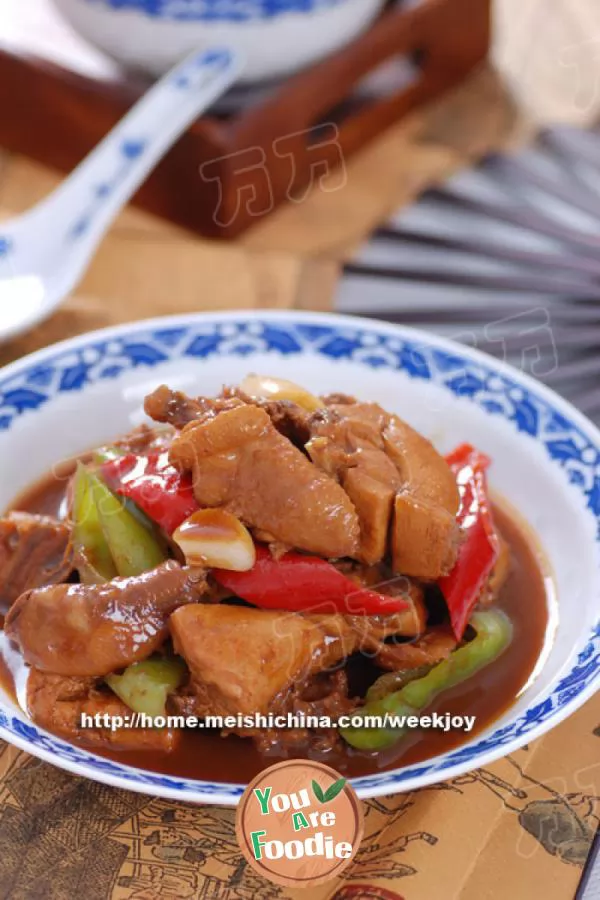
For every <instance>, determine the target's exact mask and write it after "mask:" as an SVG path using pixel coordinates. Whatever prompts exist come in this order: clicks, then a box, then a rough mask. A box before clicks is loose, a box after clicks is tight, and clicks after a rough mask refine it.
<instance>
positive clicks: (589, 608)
mask: <svg viewBox="0 0 600 900" xmlns="http://www.w3.org/2000/svg"><path fill="white" fill-rule="evenodd" d="M251 370H254V371H259V372H267V373H270V374H275V375H281V376H284V377H286V378H291V379H293V380H295V381H299V382H301V383H302V384H304V385H306V386H307V387H308V389H309V390H313V391H315V392H317V393H318V392H323V391H343V392H346V393H350V394H356V395H357V396H359V397H361V398H364V399H366V400H374V401H378V402H380V403H381V404H382V405H383V406H384V407H386V408H388V409H390V410H393V411H395V412H398V413H399V414H400V415H401V416H403V417H404V418H406V419H407V420H408V421H409V422H410V423H411V424H412V425H414V426H415V427H416V428H418V429H419V430H420V431H422V432H424V433H425V434H427V435H428V436H429V437H431V439H432V440H433V441H434V442H435V443H436V445H437V446H438V447H439V448H440V449H441V450H442V451H447V450H449V449H450V448H452V447H453V446H455V445H456V444H457V443H459V442H462V441H470V442H472V443H473V444H475V445H476V446H477V447H478V448H480V449H481V450H483V451H485V452H487V453H489V454H490V456H492V457H493V460H494V465H493V469H492V473H491V482H492V486H493V488H494V489H496V490H497V491H499V492H500V493H501V494H503V495H504V496H505V497H506V498H507V499H508V500H509V501H510V502H512V504H513V505H514V506H515V507H516V508H517V509H518V510H520V512H521V514H522V515H523V516H524V517H525V519H526V520H527V521H528V522H529V523H530V525H531V526H532V528H533V529H534V530H535V531H536V532H537V534H538V536H539V540H540V542H541V545H542V547H543V550H544V552H545V554H546V556H547V558H548V560H549V561H550V564H551V566H552V569H553V573H554V577H555V585H556V592H557V598H558V610H559V620H558V627H557V631H556V635H555V640H554V642H553V644H552V646H551V648H550V652H549V654H548V655H547V657H546V658H545V660H544V661H543V665H542V666H541V668H540V670H539V671H538V672H537V673H536V677H535V679H534V680H533V682H532V683H530V684H529V685H528V686H527V688H526V689H525V690H524V691H523V692H522V694H521V695H520V696H519V698H518V700H517V702H516V703H515V705H514V706H513V707H512V708H511V709H510V711H509V712H507V713H506V714H505V715H504V716H502V718H501V719H499V720H498V721H497V722H496V723H495V724H494V725H493V726H492V727H491V728H488V729H487V730H486V731H485V732H483V733H482V734H479V735H477V737H476V738H474V739H473V740H472V741H471V742H470V743H467V744H464V745H463V746H462V747H460V748H458V749H456V750H453V751H451V752H450V753H447V754H444V755H442V756H438V757H435V758H433V759H431V760H428V761H427V762H424V763H421V764H418V765H414V766H410V767H406V768H399V769H396V770H394V771H388V772H382V773H381V774H376V775H371V776H368V777H363V778H358V779H355V780H354V785H355V787H356V788H357V790H358V793H359V795H360V796H361V797H365V798H366V797H374V796H378V795H381V794H389V793H394V792H397V791H406V790H412V789H414V788H418V787H422V786H423V785H426V784H431V783H433V782H436V781H440V780H443V779H444V778H450V777H453V776H455V775H458V774H460V773H462V772H465V771H467V770H469V769H472V768H475V767H478V766H481V765H486V764H488V763H490V762H491V761H492V760H494V759H496V758H498V757H500V756H502V755H504V754H506V753H510V752H512V751H513V750H515V749H517V748H518V747H520V746H522V745H523V744H525V743H526V742H528V741H530V740H532V739H533V738H534V737H537V736H539V735H540V734H542V733H543V732H545V731H547V730H548V729H549V728H552V727H553V726H554V725H556V724H557V723H558V722H560V721H561V720H562V719H564V718H565V717H566V716H567V715H569V714H570V713H572V712H573V711H574V710H575V709H577V707H579V706H580V705H581V704H582V703H583V702H584V701H585V700H586V699H588V698H589V697H591V696H592V694H593V693H594V692H595V691H596V690H597V689H598V686H599V685H600V675H599V673H600V567H599V565H598V563H599V556H600V552H599V551H600V531H599V525H600V433H599V432H598V431H597V429H596V428H595V427H594V426H593V425H591V424H590V423H589V422H588V421H587V420H586V419H585V418H584V417H583V416H581V415H580V414H579V413H578V412H577V411H576V410H575V409H573V407H571V406H569V404H567V403H565V402H564V401H563V400H561V399H560V398H559V397H557V396H556V395H555V394H553V393H552V392H550V391H548V390H547V389H546V388H544V387H542V386H541V385H539V384H538V383H536V382H535V381H533V380H532V379H530V378H528V377H526V376H524V375H522V374H520V373H519V372H517V371H516V370H514V369H512V368H509V367H507V366H505V365H502V364H501V363H498V362H495V361H494V360H492V359H491V358H489V357H487V356H484V355H482V354H480V353H477V352H475V351H473V350H470V349H468V348H466V347H462V346H459V345H457V344H453V343H451V342H449V341H444V340H441V339H439V338H436V337H433V336H431V335H429V334H426V333H424V332H419V331H414V330H412V329H404V328H400V327H397V326H392V325H386V324H383V323H373V322H370V321H366V320H361V319H351V318H345V317H343V316H335V315H318V314H312V313H297V312H266V311H265V312H256V313H248V312H234V313H228V314H214V315H197V316H179V317H175V318H168V319H156V320H153V321H148V322H138V323H135V324H131V325H125V326H120V327H118V328H114V329H109V330H106V331H99V332H95V333H92V334H87V335H84V336H82V337H79V338H75V339H74V340H71V341H66V342H64V343H62V344H59V345H56V346H54V347H50V348H48V349H47V350H43V351H41V352H40V353H37V354H34V355H33V356H30V357H27V358H26V359H24V360H21V361H19V362H17V363H15V364H13V365H12V366H9V367H7V368H5V369H4V370H3V371H2V372H1V373H0V471H1V472H2V482H1V485H0V506H1V507H5V506H6V505H7V504H8V503H9V502H10V501H11V499H12V498H13V497H14V495H15V493H16V492H17V491H19V490H20V489H22V488H24V487H26V486H27V485H28V484H29V483H30V482H31V481H32V480H34V479H35V478H36V477H38V476H40V475H42V474H43V473H44V472H45V471H47V470H48V469H50V467H51V466H53V464H55V463H56V462H57V461H58V460H60V459H61V458H63V457H67V456H70V455H72V454H73V453H74V452H77V451H79V450H82V449H84V448H87V447H89V446H91V445H94V444H98V443H101V442H104V441H106V440H108V439H110V438H112V437H114V436H115V435H117V434H119V433H122V432H124V431H126V430H128V429H129V428H131V427H132V426H133V425H136V424H138V423H139V422H141V421H143V412H142V401H143V397H144V395H145V394H146V393H147V392H148V391H150V390H151V389H152V388H154V387H155V386H156V385H158V384H160V383H161V382H167V383H168V384H170V385H171V386H173V387H176V388H181V389H183V390H187V391H189V392H192V393H193V392H197V393H207V394H210V393H212V392H216V391H217V390H218V389H219V388H220V387H221V385H222V384H223V383H231V382H236V381H238V380H239V379H241V378H242V377H243V376H244V375H245V374H246V373H247V372H248V371H251ZM525 600H526V598H524V602H525ZM0 736H2V737H4V738H5V739H6V740H8V741H10V742H12V743H14V744H16V745H17V746H19V747H22V748H23V749H24V750H27V751H28V752H29V753H32V754H34V755H36V756H39V757H41V758H42V759H45V760H47V761H49V762H51V763H54V764H55V765H58V766H61V767H62V768H65V769H67V770H69V771H71V772H74V773H76V774H78V775H84V776H87V777H89V778H93V779H96V780H98V781H103V782H105V783H107V784H112V785H117V786H119V787H123V788H128V789H131V790H139V791H143V792H145V793H148V794H154V795H156V796H162V797H170V798H176V799H181V800H186V801H195V802H210V803H226V804H234V803H236V802H237V799H238V797H239V796H240V794H241V792H242V790H243V786H242V785H239V784H225V783H213V782H200V781H195V780H191V779H181V778H175V777H170V776H163V775H158V774H155V773H153V772H145V771H142V770H139V769H133V768H130V767H127V766H123V765H119V764H117V763H115V762H112V761H109V760H106V759H101V758H100V757H97V756H95V755H94V754H92V753H88V752H86V751H84V750H82V749H81V748H79V747H73V746H71V745H70V744H67V743H65V742H64V741H62V740H59V739H58V738H55V737H53V736H52V735H49V734H48V733H47V732H44V731H43V730H42V729H40V728H37V727H36V726H35V725H33V724H32V723H31V722H30V721H28V720H27V718H26V717H25V716H24V715H23V714H22V713H21V712H20V711H19V710H18V709H16V708H15V706H14V704H13V703H12V701H11V700H10V698H9V697H8V696H0Z"/></svg>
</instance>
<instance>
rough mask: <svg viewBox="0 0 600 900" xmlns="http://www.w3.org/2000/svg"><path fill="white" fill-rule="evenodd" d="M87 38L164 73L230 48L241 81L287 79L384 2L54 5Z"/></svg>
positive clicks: (69, 0)
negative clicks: (206, 51) (238, 61)
mask: <svg viewBox="0 0 600 900" xmlns="http://www.w3.org/2000/svg"><path fill="white" fill-rule="evenodd" d="M54 2H55V4H56V6H57V7H58V8H59V9H60V11H61V12H62V13H63V14H64V16H65V17H66V18H67V19H68V20H69V21H70V22H71V24H72V25H73V26H74V27H75V28H76V30H77V31H79V32H80V34H82V35H83V36H84V37H85V38H87V39H88V40H89V41H91V42H92V43H93V44H95V45H96V46H98V47H100V49H102V50H104V51H106V53H108V54H109V55H110V56H112V57H114V58H115V59H117V60H118V61H119V62H121V63H123V64H124V65H126V66H132V67H136V68H140V69H144V70H145V71H147V72H150V73H152V74H154V75H161V74H162V73H163V72H166V71H167V70H168V69H170V68H171V66H173V65H175V63H176V62H178V61H179V60H180V59H182V58H183V57H184V56H185V55H186V54H187V53H189V52H191V51H192V50H194V49H195V48H197V47H198V48H203V47H207V46H218V47H220V46H224V45H228V46H230V47H231V48H232V49H234V50H237V51H238V52H239V53H240V54H241V56H242V58H243V59H245V60H246V69H245V74H244V76H243V79H242V80H243V81H260V80H263V79H267V78H274V77H277V76H281V75H287V74H290V73H291V72H294V71H296V70H298V69H301V68H303V67H304V66H307V65H309V64H310V63H312V62H315V61H316V60H318V59H322V58H323V57H325V56H327V55H328V54H329V53H331V52H332V51H334V50H337V49H338V48H339V47H342V46H344V44H347V43H348V42H349V41H351V40H352V39H353V38H355V37H356V36H357V35H358V34H360V32H361V31H363V29H365V28H366V27H367V25H368V24H369V23H370V22H371V21H372V20H373V19H374V18H375V16H376V15H377V13H378V12H379V10H380V9H381V8H382V6H383V4H384V2H385V0H54Z"/></svg>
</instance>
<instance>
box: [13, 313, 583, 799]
mask: <svg viewBox="0 0 600 900" xmlns="http://www.w3.org/2000/svg"><path fill="white" fill-rule="evenodd" d="M269 321H270V322H278V321H279V322H280V323H282V324H283V323H287V324H289V325H290V326H291V325H294V324H297V325H300V326H301V325H315V326H319V325H320V326H329V327H331V328H334V329H337V330H340V331H342V332H349V331H355V332H359V333H365V332H366V333H369V332H371V333H374V334H376V335H377V334H378V335H386V336H388V337H390V338H392V339H394V338H396V339H398V338H399V339H404V340H405V341H408V342H410V343H412V344H417V345H420V346H423V347H425V348H430V349H434V350H435V349H439V350H441V351H442V352H446V353H450V354H452V356H453V357H457V358H462V359H464V360H465V361H468V362H472V363H475V364H477V365H479V366H481V367H482V368H483V369H484V370H485V371H486V372H487V373H488V374H490V375H501V376H505V377H506V378H507V379H509V380H510V381H511V382H514V383H516V385H517V386H518V387H523V388H524V389H525V390H526V391H527V392H528V393H529V394H531V395H533V396H534V397H536V398H538V399H539V400H540V401H541V402H542V403H544V404H546V405H547V406H549V407H551V408H552V409H554V410H555V411H556V412H558V413H559V415H561V416H563V417H564V418H565V419H567V420H568V421H569V422H570V423H571V424H572V425H573V426H574V427H575V428H576V429H577V430H578V431H579V432H580V434H581V435H582V436H583V437H585V438H586V439H587V440H588V441H589V442H590V444H592V445H593V446H595V448H596V449H597V450H598V452H600V429H598V428H597V427H596V426H595V425H594V424H593V423H592V422H591V421H590V420H589V419H588V418H587V417H586V416H584V415H583V413H581V412H580V411H579V410H578V409H577V408H576V407H574V406H573V405H572V404H571V403H569V402H568V401H567V400H564V399H563V398H562V397H561V396H560V395H558V394H557V393H555V392H554V391H553V390H551V389H550V388H548V387H546V386H545V385H544V384H542V383H541V382H539V381H537V380H536V379H535V378H533V377H532V376H530V375H528V374H526V373H523V372H521V371H519V370H518V369H516V368H515V367H513V366H511V365H510V364H508V363H506V362H504V361H501V360H497V359H495V358H493V357H491V356H489V355H488V354H486V353H484V352H482V351H480V350H477V349H475V348H472V347H470V346H466V345H462V344H460V343H458V342H456V341H453V340H451V339H449V338H446V337H440V336H438V335H436V334H434V333H431V332H428V331H425V330H422V329H418V328H413V327H410V326H406V325H398V324H395V323H390V322H385V321H380V320H376V319H370V318H365V317H359V316H349V315H344V314H339V313H321V312H311V311H307V310H293V309H292V310H274V309H250V310H248V309H238V310H227V311H224V312H219V311H214V312H191V313H180V314H176V315H168V316H159V317H153V318H150V319H139V320H134V321H131V322H125V323H121V324H118V325H112V326H109V327H107V328H102V329H98V330H94V331H89V332H85V333H83V334H81V335H77V336H75V337H71V338H66V339H64V340H62V341H60V342H57V343H55V344H51V345H49V346H48V347H44V348H42V349H40V350H37V351H35V352H33V353H31V354H28V355H26V356H24V357H22V358H21V359H18V360H15V361H14V362H12V363H9V364H8V365H6V366H4V367H2V368H0V393H1V392H2V390H3V387H4V385H5V383H6V382H7V381H8V380H10V379H13V378H15V377H18V376H19V375H20V374H22V373H24V372H26V371H27V370H28V369H31V368H34V367H36V366H38V365H40V364H43V363H49V362H51V361H52V360H53V359H55V358H58V357H60V356H61V355H62V354H64V352H65V351H75V350H78V349H81V348H84V347H86V346H90V345H92V344H97V343H99V342H107V341H110V340H111V339H112V338H115V339H116V338H121V337H125V336H126V335H127V334H128V333H130V332H152V331H167V330H169V329H177V328H182V327H183V328H193V327H194V326H198V327H201V326H202V325H203V324H204V325H211V324H213V325H220V324H227V323H241V322H248V323H252V322H256V323H261V322H269ZM307 349H308V348H306V347H303V348H302V349H301V350H300V353H306V352H307ZM396 371H402V369H401V367H397V368H396ZM467 399H469V398H467ZM50 402H51V401H50ZM34 412H35V410H34ZM8 430H10V429H8ZM4 434H8V431H5V432H4V431H0V442H1V441H3V435H4ZM590 515H592V516H594V512H593V511H590ZM596 544H597V545H598V546H600V534H599V536H598V538H597V539H596ZM596 628H600V618H599V621H598V624H597V626H596ZM594 634H595V632H593V633H592V635H594ZM599 635H600V631H599ZM587 637H588V636H587V633H582V635H581V645H579V644H578V652H579V651H581V650H582V649H583V647H584V646H585V642H586V640H587ZM572 662H573V665H574V664H575V662H576V659H574V660H573V661H572ZM565 674H568V672H567V673H565V671H563V670H561V672H560V673H559V674H558V675H557V676H556V677H555V679H554V680H553V683H552V685H551V686H550V687H548V688H547V689H545V690H544V692H543V694H542V698H546V697H547V696H550V695H551V693H552V692H553V691H554V690H556V686H557V683H558V681H559V676H560V677H564V675H565ZM598 690H600V667H599V668H598V669H597V670H596V671H595V674H594V675H593V677H592V678H591V680H590V682H589V683H588V684H587V685H586V686H585V687H583V688H582V689H581V690H580V691H579V692H578V693H577V694H576V695H575V696H571V697H570V698H569V699H568V700H567V701H566V702H565V703H564V704H563V705H562V706H560V707H558V708H556V709H554V710H553V712H552V714H551V715H549V716H548V717H547V718H545V719H543V720H542V721H539V722H537V723H536V724H534V725H532V727H531V728H529V729H528V730H526V731H524V732H523V733H521V734H519V735H517V736H514V737H512V738H511V739H509V740H508V741H507V742H500V743H498V744H497V746H491V747H488V748H487V749H485V750H483V751H481V752H480V753H479V754H474V755H473V757H472V758H471V759H465V760H459V761H457V762H456V763H454V764H453V765H449V766H447V767H445V768H435V767H433V768H431V770H430V771H428V772H427V771H426V772H423V773H421V772H419V771H417V770H418V768H419V767H425V768H427V767H428V766H430V765H431V764H432V763H434V762H435V761H436V760H442V759H444V757H445V756H447V755H450V754H452V753H455V752H457V751H459V750H461V749H463V748H468V747H471V746H472V747H473V748H474V749H475V747H476V745H477V743H478V742H479V741H481V740H482V739H485V738H486V736H489V737H490V738H491V737H493V736H494V734H495V731H494V729H495V727H496V726H495V725H494V723H491V725H490V726H488V727H487V728H486V729H484V731H483V732H482V733H481V734H479V735H477V736H476V738H474V739H473V740H472V741H466V742H464V743H463V744H461V745H460V746H459V747H458V748H455V749H454V750H453V751H449V753H448V754H442V755H441V756H437V757H431V758H429V759H427V760H424V761H423V762H422V763H417V764H416V765H410V766H404V767H403V766H400V767H398V768H396V769H390V770H385V771H382V772H381V773H375V774H373V775H368V776H360V777H359V778H355V779H352V783H353V785H354V787H355V788H356V790H357V793H358V796H359V797H361V798H362V799H368V798H374V797H378V796H382V795H386V794H393V793H399V792H406V791H410V790H414V789H415V788H419V787H425V786H427V785H431V784H435V783H438V782H440V781H446V780H448V779H451V778H453V777H456V776H457V775H460V774H462V773H464V772H466V771H471V770H472V769H473V768H478V767H480V766H483V765H488V764H489V763H492V762H494V761H495V760H497V759H500V758H502V757H503V756H506V755H507V754H508V753H511V752H513V751H514V750H516V749H518V748H520V747H522V746H523V745H524V744H526V743H528V742H530V741H532V740H534V739H536V738H538V737H540V736H541V735H543V734H545V733H546V732H547V731H549V730H550V729H552V728H554V727H555V726H556V725H558V724H559V723H560V722H562V721H564V720H565V719H566V718H567V717H568V716H570V715H571V714H572V713H574V712H575V711H576V710H577V709H579V708H580V707H581V706H582V705H583V704H584V703H585V702H587V700H589V699H590V697H592V696H594V694H595V693H596V692H597V691H598ZM6 712H9V714H10V715H12V711H10V710H7V707H6V705H5V704H4V702H3V700H2V699H1V698H0V737H2V738H3V739H4V740H6V741H7V742H9V743H11V744H14V745H15V746H17V747H19V748H20V749H22V750H24V751H26V752H27V753H29V754H31V755H34V756H37V757H39V758H40V759H43V760H45V761H46V762H49V763H51V764H53V765H56V766H58V767H60V768H62V769H65V770H67V771H69V772H71V773H72V774H75V775H79V776H85V777H88V778H91V779H93V780H96V781H100V782H103V783H105V784H109V785H112V786H114V787H119V788H123V789H125V790H132V791H137V792H141V793H145V794H151V795H152V796H157V797H164V798H167V799H178V800H185V801H186V802H192V803H194V802H197V803H211V804H221V805H235V804H237V802H238V801H239V798H240V796H241V794H242V792H243V789H244V787H245V785H243V784H236V783H230V782H208V781H206V782H204V781H200V780H196V779H187V778H178V777H177V776H168V775H164V774H161V773H158V772H153V771H150V770H144V769H139V768H136V767H132V766H128V765H125V764H122V763H119V764H118V768H119V770H120V773H119V774H114V773H112V772H110V771H103V770H102V769H101V768H96V769H94V768H93V765H96V766H98V764H99V763H100V764H102V763H103V762H108V761H107V760H106V759H105V758H103V757H102V756H98V755H97V754H95V753H93V752H92V751H87V750H84V749H83V748H77V749H78V751H79V754H78V755H81V756H82V757H83V758H84V761H83V762H78V761H77V760H73V759H69V758H68V756H67V757H65V756H64V755H62V756H57V755H56V752H55V751H53V750H51V749H46V748H44V747H43V746H37V745H35V744H34V745H32V743H31V742H30V739H29V738H28V737H22V736H21V735H19V734H15V733H14V732H12V731H10V730H9V729H8V728H7V727H6V726H5V723H4V721H2V718H3V719H6V715H4V714H5V713H6ZM526 712H527V709H526V710H524V714H525V713H526ZM509 714H510V710H509ZM27 724H28V726H30V729H33V730H34V731H35V732H37V733H38V734H39V735H40V736H42V737H43V736H44V735H45V736H47V737H48V738H49V739H50V741H51V743H52V744H53V745H55V746H58V747H59V748H60V749H61V750H62V749H64V750H65V751H68V750H69V749H73V747H74V746H75V745H72V744H69V743H68V742H67V741H64V740H63V739H61V738H57V737H55V736H54V735H51V734H50V733H48V732H45V731H44V729H41V728H39V727H38V726H34V725H33V723H31V720H29V719H28V718H27ZM496 730H497V729H496ZM411 769H415V773H414V774H411V775H410V776H409V777H406V778H405V779H403V780H402V781H401V782H399V783H398V784H394V783H390V782H389V781H387V780H386V778H388V779H389V778H390V777H392V776H394V775H397V774H399V773H401V772H402V771H404V770H409V771H410V770H411ZM121 773H122V774H121ZM161 780H162V781H164V782H165V783H164V784H159V783H156V782H159V781H161ZM378 781H379V782H381V783H379V784H378V783H377V782H378ZM186 784H190V785H194V788H193V789H188V788H186V786H185V785H186ZM196 786H197V787H196Z"/></svg>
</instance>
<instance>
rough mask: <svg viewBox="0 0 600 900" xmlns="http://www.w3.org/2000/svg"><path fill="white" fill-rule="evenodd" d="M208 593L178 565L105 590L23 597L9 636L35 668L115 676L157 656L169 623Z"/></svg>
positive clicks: (69, 589) (57, 590) (92, 587)
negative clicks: (174, 616) (173, 616)
mask: <svg viewBox="0 0 600 900" xmlns="http://www.w3.org/2000/svg"><path fill="white" fill-rule="evenodd" d="M204 589H205V581H204V579H203V578H200V580H194V579H193V578H192V576H191V575H190V573H189V572H188V571H186V570H185V569H183V568H182V567H181V566H180V565H179V564H178V563H176V562H174V561H173V560H171V561H169V562H166V563H163V564H162V565H160V566H159V567H158V568H156V569H154V570H152V571H150V572H146V573H144V574H143V575H137V576H135V577H132V578H114V579H113V580H112V581H109V582H107V583H106V584H68V585H67V584H60V585H49V586H48V587H44V588H36V589H34V590H31V591H27V592H26V593H25V594H22V595H21V596H20V597H19V599H18V600H17V602H16V603H15V604H14V605H13V606H12V607H11V609H10V612H9V614H8V616H7V617H6V622H5V626H4V630H5V632H6V634H7V635H8V637H9V638H10V639H11V640H12V641H14V642H15V643H16V644H18V646H19V647H20V649H21V652H22V654H23V657H24V659H25V661H26V662H28V663H29V664H30V665H32V666H35V667H36V668H38V669H41V670H42V671H44V672H52V673H53V674H56V675H78V676H99V675H108V674H109V673H111V672H115V671H118V670H119V669H122V668H125V666H128V665H131V663H134V662H139V661H140V660H142V659H145V658H146V657H148V656H150V654H151V653H153V652H154V651H155V650H157V649H158V648H159V647H160V646H161V645H162V644H163V643H164V642H165V640H166V638H167V637H168V634H169V626H168V621H169V616H170V615H171V613H172V612H173V611H174V610H176V609H177V608H178V607H179V606H182V605H183V604H186V603H194V602H196V601H197V600H198V598H199V596H200V595H201V594H202V593H203V591H204Z"/></svg>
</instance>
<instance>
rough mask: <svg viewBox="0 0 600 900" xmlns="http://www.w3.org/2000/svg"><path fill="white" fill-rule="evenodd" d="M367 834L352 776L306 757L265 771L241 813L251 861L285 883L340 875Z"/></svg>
mask: <svg viewBox="0 0 600 900" xmlns="http://www.w3.org/2000/svg"><path fill="white" fill-rule="evenodd" d="M363 833H364V821H363V813H362V807H361V804H360V801H359V800H358V798H357V796H356V793H355V792H354V790H353V788H352V787H351V786H350V785H349V783H348V782H347V780H346V779H345V778H343V777H341V776H340V774H339V773H338V772H336V771H335V769H331V768H329V766H325V765H323V764H322V763H316V762H311V761H309V760H302V759H294V760H287V761H285V762H281V763H277V764H276V765H274V766H271V767H270V768H269V769H265V771H264V772H261V773H260V775H258V776H257V777H256V778H255V779H254V780H253V781H252V782H251V783H250V784H249V785H248V787H247V788H246V790H245V791H244V794H243V796H242V799H241V801H240V805H239V806H238V810H237V816H236V834H237V839H238V841H239V844H240V847H241V849H242V853H243V854H244V856H245V858H246V860H247V861H248V863H249V864H250V865H251V866H252V868H253V869H255V870H256V871H257V872H259V873H260V874H261V875H263V876H264V877H265V878H268V879H269V880H270V881H273V882H275V883H276V884H280V885H284V886H286V887H310V886H311V885H315V884H320V883H321V882H324V881H328V880H329V879H331V878H335V877H337V876H338V875H339V874H340V873H341V872H343V871H344V869H345V868H347V866H349V865H350V863H351V862H352V860H353V858H354V856H355V855H356V853H357V851H358V848H359V847H360V842H361V840H362V837H363Z"/></svg>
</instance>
